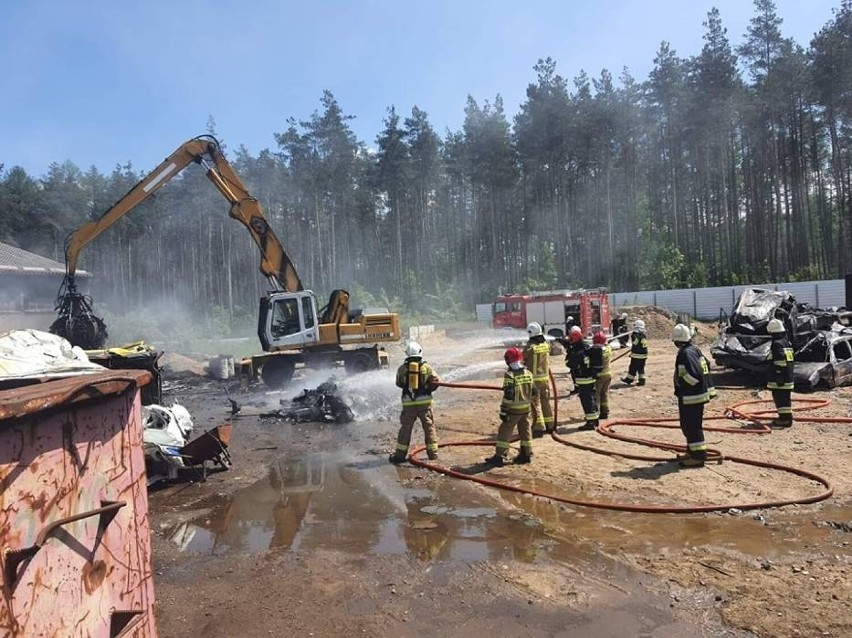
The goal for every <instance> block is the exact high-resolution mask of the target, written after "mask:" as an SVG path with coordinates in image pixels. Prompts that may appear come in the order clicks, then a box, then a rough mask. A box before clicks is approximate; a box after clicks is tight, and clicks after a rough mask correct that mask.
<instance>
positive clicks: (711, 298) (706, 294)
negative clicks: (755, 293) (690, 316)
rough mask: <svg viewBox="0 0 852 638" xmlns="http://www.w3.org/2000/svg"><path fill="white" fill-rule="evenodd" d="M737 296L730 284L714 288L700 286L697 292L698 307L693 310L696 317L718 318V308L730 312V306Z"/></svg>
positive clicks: (731, 306) (732, 305)
mask: <svg viewBox="0 0 852 638" xmlns="http://www.w3.org/2000/svg"><path fill="white" fill-rule="evenodd" d="M736 300H737V296H736V295H735V294H734V291H733V289H732V288H731V287H730V286H723V287H716V288H702V289H701V290H700V291H699V292H698V309H697V310H696V312H695V317H696V318H697V319H718V318H719V310H724V311H725V312H727V313H728V314H731V308H733V307H734V302H735V301H736Z"/></svg>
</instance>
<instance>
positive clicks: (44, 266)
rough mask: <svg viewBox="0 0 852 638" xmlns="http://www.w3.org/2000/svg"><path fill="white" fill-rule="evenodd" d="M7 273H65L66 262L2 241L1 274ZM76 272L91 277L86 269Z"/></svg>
mask: <svg viewBox="0 0 852 638" xmlns="http://www.w3.org/2000/svg"><path fill="white" fill-rule="evenodd" d="M6 273H10V274H18V275H44V274H51V275H64V274H65V264H62V263H60V262H58V261H54V260H53V259H48V258H47V257H42V256H41V255H36V254H35V253H31V252H29V251H26V250H23V249H21V248H17V247H16V246H12V245H10V244H4V243H2V242H0V275H4V274H6ZM76 274H77V276H78V277H91V275H90V274H89V273H87V272H86V271H85V270H78V271H77V273H76Z"/></svg>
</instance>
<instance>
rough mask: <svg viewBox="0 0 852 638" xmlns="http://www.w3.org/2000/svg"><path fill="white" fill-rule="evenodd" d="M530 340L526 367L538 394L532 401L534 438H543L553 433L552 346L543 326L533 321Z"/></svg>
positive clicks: (531, 417) (525, 360) (531, 416)
mask: <svg viewBox="0 0 852 638" xmlns="http://www.w3.org/2000/svg"><path fill="white" fill-rule="evenodd" d="M527 334H529V336H530V338H529V341H527V345H526V346H524V352H523V354H524V365H525V366H526V367H527V370H529V371H530V374H532V378H533V383H534V384H535V387H536V389H537V390H538V394H536V395H534V396H533V397H532V400H531V401H530V420H531V421H532V433H533V437H535V438H541V437H542V436H544V433H545V432H547V433H550V432H553V406H551V404H550V345H549V344H548V343H547V340H546V339H545V337H544V334H542V330H541V325H540V324H538V323H536V322H535V321H533V322H532V323H531V324H530V325H528V326H527Z"/></svg>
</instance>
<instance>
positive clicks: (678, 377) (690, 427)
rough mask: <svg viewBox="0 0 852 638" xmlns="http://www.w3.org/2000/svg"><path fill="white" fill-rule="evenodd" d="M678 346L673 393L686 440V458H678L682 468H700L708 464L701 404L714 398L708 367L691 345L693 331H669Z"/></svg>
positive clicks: (680, 328) (678, 328)
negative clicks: (706, 462) (705, 463)
mask: <svg viewBox="0 0 852 638" xmlns="http://www.w3.org/2000/svg"><path fill="white" fill-rule="evenodd" d="M672 341H674V343H675V345H676V346H677V348H678V350H677V357H676V358H675V368H674V393H675V396H676V397H677V411H678V417H679V420H680V429H681V432H683V435H684V437H686V454H681V455H678V461H679V462H680V465H681V467H703V466H704V462H705V461H706V460H707V443H706V441H705V440H704V426H703V420H704V404H705V403H707V402H708V401H710V399H712V398H713V397H715V396H716V388H714V387H713V380H712V378H711V377H710V365H709V364H708V363H707V359H706V358H705V356H704V355H703V354H702V352H701V350H699V349H698V346H696V345H693V344H692V331H691V330H690V329H689V327H688V326H685V325H683V324H682V323H679V324H677V325H676V326H675V327H674V329H673V330H672Z"/></svg>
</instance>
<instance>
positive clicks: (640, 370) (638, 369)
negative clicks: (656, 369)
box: [622, 319, 648, 385]
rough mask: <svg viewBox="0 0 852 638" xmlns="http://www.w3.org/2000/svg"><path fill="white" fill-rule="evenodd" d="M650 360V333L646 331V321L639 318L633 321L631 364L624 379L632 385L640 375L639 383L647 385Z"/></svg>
mask: <svg viewBox="0 0 852 638" xmlns="http://www.w3.org/2000/svg"><path fill="white" fill-rule="evenodd" d="M647 360H648V335H647V334H646V333H645V322H644V321H642V320H641V319H637V320H636V321H634V322H633V332H632V333H631V334H630V365H629V366H628V368H627V376H626V377H624V378H623V379H622V381H623V382H624V383H626V384H627V385H630V384H631V383H633V381H635V380H636V376H637V375H638V376H639V383H638V384H637V385H645V362H646V361H647Z"/></svg>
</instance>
